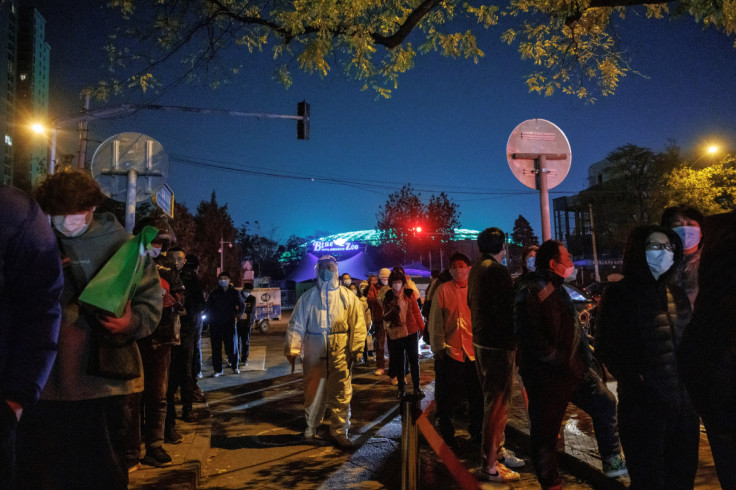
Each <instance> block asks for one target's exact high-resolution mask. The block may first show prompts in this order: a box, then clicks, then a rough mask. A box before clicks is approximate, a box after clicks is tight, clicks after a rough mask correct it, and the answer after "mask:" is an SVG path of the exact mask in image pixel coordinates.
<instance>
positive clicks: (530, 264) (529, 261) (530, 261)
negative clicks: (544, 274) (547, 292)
mask: <svg viewBox="0 0 736 490" xmlns="http://www.w3.org/2000/svg"><path fill="white" fill-rule="evenodd" d="M536 263H537V257H536V256H533V257H527V258H526V268H527V269H529V270H530V271H532V272H534V265H535V264H536Z"/></svg>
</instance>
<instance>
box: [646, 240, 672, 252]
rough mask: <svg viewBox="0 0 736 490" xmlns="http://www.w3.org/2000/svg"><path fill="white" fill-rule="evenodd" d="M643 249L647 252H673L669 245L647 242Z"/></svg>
mask: <svg viewBox="0 0 736 490" xmlns="http://www.w3.org/2000/svg"><path fill="white" fill-rule="evenodd" d="M645 247H646V249H647V250H667V251H668V252H674V251H675V246H674V245H672V244H671V243H659V242H647V244H646V245H645Z"/></svg>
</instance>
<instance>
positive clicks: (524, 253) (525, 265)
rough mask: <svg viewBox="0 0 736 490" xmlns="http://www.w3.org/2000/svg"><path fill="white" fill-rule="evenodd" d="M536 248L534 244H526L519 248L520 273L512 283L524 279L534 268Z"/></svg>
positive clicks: (517, 282) (515, 283) (537, 248)
mask: <svg viewBox="0 0 736 490" xmlns="http://www.w3.org/2000/svg"><path fill="white" fill-rule="evenodd" d="M537 250H539V247H537V246H536V245H526V246H525V247H524V248H522V249H521V273H520V274H519V275H518V276H517V277H516V281H515V282H514V285H518V284H519V283H520V282H521V281H523V280H524V278H525V277H526V275H527V274H529V273H530V272H534V271H535V270H536V262H537Z"/></svg>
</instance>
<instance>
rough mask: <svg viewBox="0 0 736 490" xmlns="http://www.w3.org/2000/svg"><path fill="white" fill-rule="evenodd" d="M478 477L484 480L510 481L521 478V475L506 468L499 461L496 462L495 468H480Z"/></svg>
mask: <svg viewBox="0 0 736 490" xmlns="http://www.w3.org/2000/svg"><path fill="white" fill-rule="evenodd" d="M480 479H481V480H486V481H497V482H510V481H519V480H521V475H520V474H518V473H517V472H515V471H512V470H510V469H508V468H506V467H505V466H504V465H502V464H501V463H496V467H495V468H482V469H481V470H480Z"/></svg>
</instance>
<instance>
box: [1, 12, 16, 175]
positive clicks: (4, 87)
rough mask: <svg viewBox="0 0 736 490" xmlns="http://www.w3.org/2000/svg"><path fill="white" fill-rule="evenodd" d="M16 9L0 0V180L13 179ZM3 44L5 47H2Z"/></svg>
mask: <svg viewBox="0 0 736 490" xmlns="http://www.w3.org/2000/svg"><path fill="white" fill-rule="evenodd" d="M17 40H18V13H17V9H16V4H15V0H6V1H4V2H0V138H2V140H1V141H0V145H2V146H0V183H2V184H12V183H13V122H14V121H15V84H16V67H17V47H16V46H17ZM2 47H4V49H3V48H2Z"/></svg>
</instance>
